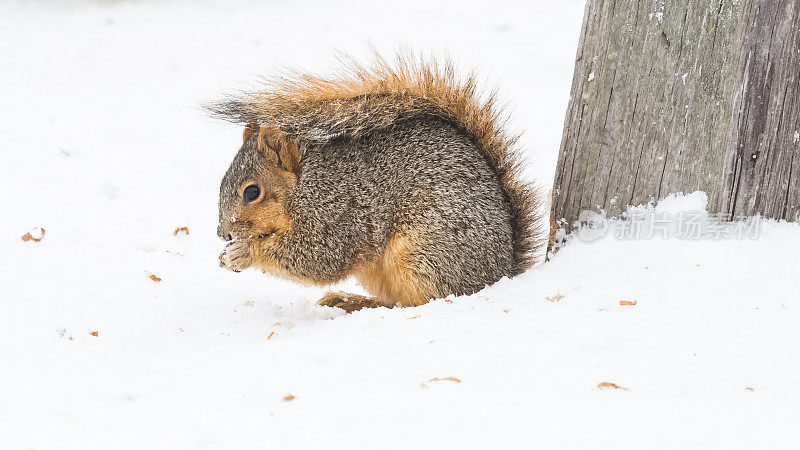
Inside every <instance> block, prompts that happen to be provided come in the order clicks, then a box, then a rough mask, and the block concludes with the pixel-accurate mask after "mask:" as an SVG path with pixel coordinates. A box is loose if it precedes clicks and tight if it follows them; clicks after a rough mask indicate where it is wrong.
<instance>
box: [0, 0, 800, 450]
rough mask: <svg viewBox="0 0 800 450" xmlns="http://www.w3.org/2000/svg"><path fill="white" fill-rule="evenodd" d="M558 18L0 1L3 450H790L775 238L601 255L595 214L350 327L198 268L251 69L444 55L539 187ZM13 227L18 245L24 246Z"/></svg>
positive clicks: (301, 296)
mask: <svg viewBox="0 0 800 450" xmlns="http://www.w3.org/2000/svg"><path fill="white" fill-rule="evenodd" d="M582 14H583V2H582V1H580V0H569V1H558V2H552V1H535V2H519V3H514V2H491V3H485V2H481V3H479V4H468V3H465V2H456V1H449V2H446V3H436V4H434V3H433V2H423V1H418V0H414V1H406V2H394V3H391V4H381V3H378V2H367V1H363V2H354V3H346V4H345V3H342V2H328V1H315V2H311V3H305V4H303V5H300V4H294V3H291V2H275V3H266V2H251V3H236V4H233V3H231V2H221V1H220V2H188V1H186V2H183V1H169V2H155V1H141V2H121V3H115V2H91V3H86V2H78V1H65V2H29V3H23V2H12V1H6V2H2V3H0V37H1V38H2V39H0V64H1V65H2V69H1V70H0V98H2V106H3V107H2V109H0V205H2V208H3V213H2V217H3V220H2V221H0V254H2V255H3V256H2V262H1V263H0V367H2V369H3V370H2V372H0V448H2V449H28V448H31V449H110V448H113V449H122V448H165V449H167V448H168V449H184V448H187V449H188V448H191V449H199V448H206V449H207V448H237V449H238V448H270V449H273V448H274V449H289V448H322V447H325V448H370V449H371V448H581V449H585V448H636V449H639V448H726V449H732V448H797V447H798V446H800V432H798V428H797V423H800V420H799V419H800V414H799V413H798V404H800V385H798V378H799V377H798V376H799V375H800V345H798V344H800V327H798V324H800V295H798V275H800V259H798V258H800V257H799V256H798V255H800V227H798V226H797V225H794V224H787V223H777V222H766V223H762V224H761V226H760V228H758V230H757V232H758V236H759V237H758V239H750V238H749V237H747V238H744V239H722V240H721V239H711V236H710V235H708V234H702V233H701V235H700V236H696V237H697V239H694V238H693V239H686V238H683V239H681V238H678V237H676V235H675V233H673V231H674V230H673V231H670V233H672V234H673V237H672V238H670V239H662V238H659V237H655V238H653V239H646V240H645V239H640V240H620V239H616V238H615V233H616V232H617V230H620V229H624V227H625V226H626V225H625V222H605V221H603V223H602V225H603V227H602V228H600V230H601V231H602V232H603V233H604V234H603V236H605V237H602V238H597V237H598V236H596V235H595V236H594V237H593V238H592V239H584V238H582V237H581V235H578V234H576V235H573V236H572V237H571V238H570V241H569V243H568V244H567V245H566V246H565V247H564V248H563V249H562V250H561V251H560V252H559V253H558V254H557V255H556V257H555V258H554V259H553V260H552V261H551V262H549V263H547V264H544V265H542V266H539V267H536V268H534V269H532V270H530V271H529V272H527V273H525V274H523V275H522V276H519V277H517V278H515V279H513V280H508V279H505V280H502V281H501V282H499V283H497V284H496V285H494V286H491V287H489V288H487V289H485V290H483V291H482V292H479V293H477V294H475V295H472V296H468V297H458V298H450V299H445V300H437V301H434V302H431V303H430V304H428V305H425V306H421V307H417V308H405V309H394V310H389V309H377V310H367V311H361V312H357V313H354V314H351V315H344V314H343V313H342V312H340V311H338V310H334V309H329V308H323V307H318V306H316V305H315V304H314V301H315V300H316V299H317V298H318V297H320V296H321V295H322V293H323V292H324V290H323V289H320V288H311V287H304V286H298V285H296V284H293V283H290V282H285V281H281V280H276V279H272V278H268V277H265V276H264V275H261V274H259V273H250V272H246V273H241V274H235V273H230V272H227V271H225V270H223V269H220V268H219V267H218V266H217V255H218V253H219V252H220V250H221V249H222V246H223V245H222V242H220V241H219V240H217V238H216V236H215V227H216V220H217V217H216V214H217V212H216V201H217V198H216V197H217V189H218V182H219V180H220V178H221V177H222V174H223V173H224V171H225V169H226V168H227V166H228V163H229V161H230V160H231V158H232V157H233V154H234V152H235V150H236V147H237V142H238V140H239V139H240V135H241V130H240V129H238V128H237V127H233V126H231V125H228V124H223V123H219V122H214V121H211V120H209V119H208V118H206V117H205V116H204V115H203V114H202V112H201V111H199V109H198V108H197V105H198V104H199V103H200V102H202V101H205V100H208V99H212V98H214V97H215V96H216V95H218V94H220V93H223V92H226V90H228V89H231V88H238V87H243V86H244V85H246V84H247V83H249V82H252V81H253V80H254V79H255V77H256V75H258V74H262V73H268V72H269V70H270V67H273V66H275V65H283V64H287V65H291V66H304V67H312V68H315V67H316V68H324V67H326V64H327V61H328V60H327V59H326V58H325V55H326V52H327V51H328V49H330V48H332V47H333V48H340V49H345V50H350V51H353V52H355V53H357V54H366V53H367V52H368V50H367V49H368V42H370V41H371V42H372V43H374V44H375V45H376V46H377V47H378V48H380V49H383V50H386V49H391V48H392V46H393V45H395V44H397V43H398V42H405V43H408V44H409V45H411V46H412V47H414V48H422V49H432V50H434V51H441V50H447V51H449V53H450V54H452V55H453V56H454V57H455V59H456V60H458V61H459V62H461V63H462V64H463V66H464V67H467V68H468V67H477V68H479V69H480V71H481V73H482V74H484V75H485V78H486V79H488V80H489V81H490V82H492V83H500V84H501V91H500V92H501V95H503V96H504V98H506V99H508V100H509V102H510V103H511V105H512V106H513V113H514V122H513V125H514V126H515V127H517V128H518V129H520V130H525V131H526V134H525V136H524V138H523V141H522V142H523V145H525V147H526V148H528V149H530V150H531V158H532V161H533V164H532V166H531V170H530V176H531V177H532V178H538V179H540V180H542V183H543V184H545V185H549V181H548V180H550V179H551V178H552V173H553V167H554V162H555V158H556V153H557V150H558V144H559V140H560V135H561V130H562V121H563V117H564V111H565V108H566V103H567V100H568V98H567V97H568V92H569V86H570V82H571V77H572V67H573V62H574V55H575V48H576V45H577V39H578V35H579V30H580V22H581V17H582ZM659 208H660V209H659ZM704 208H705V197H704V195H703V194H702V193H694V194H691V195H689V196H686V197H683V196H673V197H671V198H670V199H668V200H667V201H665V202H662V203H661V204H660V205H659V206H657V207H656V208H655V209H654V208H653V207H652V206H644V207H640V208H632V209H631V210H630V211H629V212H630V213H631V214H632V215H633V214H639V213H645V214H647V213H652V214H656V215H657V214H660V213H669V214H672V215H673V216H671V217H673V218H674V217H677V216H678V215H680V213H681V211H690V212H691V214H692V217H693V218H694V219H696V222H698V223H700V224H705V225H709V226H710V225H714V221H713V219H711V218H709V217H707V216H706V215H705V214H704V213H703V212H702V211H703V210H704ZM182 226H186V227H188V229H189V232H190V234H189V235H188V236H185V235H179V236H173V234H172V232H173V230H174V229H175V228H176V227H182ZM33 227H42V228H44V229H45V230H46V234H45V236H44V238H43V240H42V241H41V242H34V241H27V242H23V241H22V240H21V239H20V237H21V236H22V235H23V234H25V233H26V232H28V231H30V230H31V229H32V228H33ZM703 233H706V232H703ZM32 235H36V230H34V231H33V232H32ZM151 274H152V275H154V276H155V277H158V278H160V279H161V280H162V281H160V282H156V281H154V280H153V279H151V278H150V275H151ZM345 288H347V289H351V290H356V289H358V288H357V287H356V286H355V285H354V284H353V283H346V285H345ZM561 296H563V297H561ZM547 298H550V299H551V300H555V301H550V300H548V299H547ZM620 301H628V302H634V301H635V302H636V304H635V305H620ZM92 333H95V334H96V336H95V335H93V334H92ZM448 377H453V378H455V379H457V380H459V381H460V382H457V381H455V380H452V379H451V380H448V379H447V378H448ZM435 378H439V381H429V380H431V379H435ZM603 382H607V383H614V384H615V385H617V386H620V387H624V388H627V389H628V390H622V389H613V388H610V389H600V388H598V384H600V383H603ZM748 388H749V389H748ZM287 396H293V399H291V400H285V398H292V397H287Z"/></svg>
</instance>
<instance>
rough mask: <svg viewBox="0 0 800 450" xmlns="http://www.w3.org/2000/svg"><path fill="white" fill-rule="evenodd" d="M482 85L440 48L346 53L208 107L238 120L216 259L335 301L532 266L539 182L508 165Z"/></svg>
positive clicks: (470, 281)
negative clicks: (431, 52)
mask: <svg viewBox="0 0 800 450" xmlns="http://www.w3.org/2000/svg"><path fill="white" fill-rule="evenodd" d="M495 103H496V102H495V100H494V96H490V97H489V98H488V100H484V101H481V100H480V98H479V93H478V89H477V81H476V78H475V75H474V74H473V75H470V76H469V77H468V78H466V79H465V80H463V81H460V80H459V79H458V77H457V76H456V75H455V70H454V67H453V65H452V63H451V62H450V61H445V62H437V61H436V60H434V59H426V58H422V57H416V56H412V55H409V54H400V55H399V56H398V57H397V60H396V62H395V63H393V64H392V63H389V62H387V61H386V60H385V59H383V58H382V57H381V56H379V55H377V54H376V55H375V60H374V62H373V63H372V64H370V65H362V64H360V63H358V62H356V61H354V60H353V59H352V58H346V59H345V60H344V61H343V64H342V70H341V72H340V74H339V75H338V76H334V77H332V78H323V77H317V76H312V75H308V74H297V75H294V76H291V77H283V78H279V79H278V80H277V81H272V82H268V86H267V88H266V90H264V91H260V92H254V93H248V94H243V95H241V96H239V97H234V98H228V99H225V100H223V101H221V102H218V103H215V104H212V105H210V106H207V108H208V109H209V110H210V112H211V114H212V115H214V116H216V117H219V118H223V119H226V120H228V121H232V122H235V123H241V124H244V125H245V129H244V135H243V141H244V143H243V145H242V146H241V148H240V149H239V152H238V153H237V154H236V157H235V158H234V160H233V162H232V163H231V165H230V168H229V169H228V171H227V173H226V174H225V177H224V179H223V180H222V184H221V186H220V196H219V228H218V230H217V234H218V235H219V236H220V238H222V239H224V240H227V241H229V242H228V244H227V246H226V247H225V250H224V251H223V252H222V254H221V255H220V265H221V266H222V267H225V268H227V269H230V270H233V271H241V270H244V269H247V268H250V267H252V268H257V269H261V270H262V271H264V272H266V273H270V274H273V275H276V276H279V277H283V278H288V279H292V280H296V281H299V282H303V283H312V284H317V285H328V284H331V283H335V282H338V281H340V280H343V279H345V278H347V277H348V276H355V277H356V279H357V280H359V282H360V283H361V284H362V285H363V286H364V288H365V289H366V290H367V291H368V292H370V293H371V294H372V295H374V297H364V296H357V295H349V294H345V293H342V292H331V293H328V294H327V295H326V296H325V297H323V299H321V300H320V301H319V302H318V303H319V304H322V305H327V306H336V307H340V308H342V309H345V310H346V311H348V312H349V311H354V310H357V309H360V308H363V307H377V306H387V307H393V306H396V305H400V306H413V305H420V304H423V303H426V302H427V301H429V300H430V299H433V298H441V297H446V296H448V295H450V294H458V295H460V294H470V293H473V292H477V291H478V290H480V289H482V288H484V287H485V286H486V285H488V284H492V283H494V282H496V281H498V280H499V279H500V278H502V277H504V276H508V277H511V276H514V275H517V274H520V273H522V272H523V271H525V270H526V269H527V268H528V267H530V266H531V265H532V264H533V263H534V262H535V259H536V258H537V256H538V254H539V253H540V250H542V248H543V245H546V242H547V241H546V232H543V230H542V229H541V226H540V223H541V221H540V220H539V219H540V217H539V216H538V210H539V209H540V208H539V207H540V205H541V202H542V195H541V193H539V192H538V191H537V190H536V189H534V188H532V187H531V186H530V185H527V184H525V183H524V182H523V181H522V180H521V179H520V177H519V175H518V172H519V163H520V158H519V156H518V154H517V152H516V150H515V147H514V143H515V140H516V138H515V137H512V136H509V135H508V134H507V132H506V131H504V130H503V128H502V121H501V120H500V119H499V114H498V111H497V108H496V107H495Z"/></svg>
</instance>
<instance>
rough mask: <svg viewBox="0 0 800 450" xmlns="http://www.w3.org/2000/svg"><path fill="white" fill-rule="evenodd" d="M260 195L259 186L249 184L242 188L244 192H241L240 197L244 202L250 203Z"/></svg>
mask: <svg viewBox="0 0 800 450" xmlns="http://www.w3.org/2000/svg"><path fill="white" fill-rule="evenodd" d="M259 195H261V188H259V187H258V186H257V185H255V184H251V185H250V186H247V187H246V188H244V192H243V193H242V198H244V202H245V203H250V202H252V201H253V200H255V199H257V198H258V196H259Z"/></svg>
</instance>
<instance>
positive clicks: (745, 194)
mask: <svg viewBox="0 0 800 450" xmlns="http://www.w3.org/2000/svg"><path fill="white" fill-rule="evenodd" d="M798 85H800V0H587V4H586V12H585V15H584V21H583V30H582V35H581V39H580V44H579V48H578V54H577V60H576V63H575V74H574V78H573V82H572V92H571V98H570V103H569V108H568V111H567V117H566V123H565V126H564V135H563V139H562V144H561V149H560V153H559V158H558V167H557V169H556V179H555V185H554V187H553V205H552V211H551V218H552V219H553V220H554V221H555V222H558V221H560V220H562V219H563V221H562V222H561V223H562V224H565V225H566V226H567V227H568V228H569V227H570V225H571V224H572V223H573V222H574V221H575V220H577V219H578V214H579V213H580V211H581V210H584V209H592V210H605V211H606V212H607V214H608V215H609V216H610V217H611V216H617V215H619V213H621V212H623V211H625V208H626V206H627V205H638V204H642V203H647V202H649V201H651V200H657V199H659V198H662V197H664V196H666V195H667V194H670V193H677V192H684V193H689V192H692V191H695V190H702V191H705V192H706V193H707V194H708V197H709V210H710V211H711V212H713V213H722V214H723V216H724V217H726V218H728V219H731V218H734V217H739V216H751V215H755V214H761V215H763V216H765V217H772V218H780V219H787V220H791V221H798V219H800V87H799V86H798Z"/></svg>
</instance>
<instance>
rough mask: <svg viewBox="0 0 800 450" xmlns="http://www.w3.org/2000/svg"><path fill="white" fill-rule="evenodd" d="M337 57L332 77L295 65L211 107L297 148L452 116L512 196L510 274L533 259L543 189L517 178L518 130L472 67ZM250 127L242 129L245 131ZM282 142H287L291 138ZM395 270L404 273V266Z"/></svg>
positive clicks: (405, 58)
mask: <svg viewBox="0 0 800 450" xmlns="http://www.w3.org/2000/svg"><path fill="white" fill-rule="evenodd" d="M341 62H342V70H341V73H340V75H338V76H336V77H333V78H322V77H317V76H313V75H308V74H301V73H297V74H294V75H290V76H287V77H282V78H279V79H277V80H275V81H271V82H267V89H266V90H264V91H260V92H256V93H252V94H246V95H245V96H243V97H241V98H235V99H231V100H229V101H225V102H222V103H219V104H215V105H211V106H209V107H208V109H209V110H210V111H211V112H212V113H214V114H215V115H217V116H218V117H222V118H224V119H227V120H231V121H234V122H239V123H245V124H252V123H260V124H263V125H269V126H270V127H277V128H276V129H277V130H279V133H284V134H285V136H286V137H287V138H293V139H296V142H297V143H300V144H301V145H300V146H297V145H295V149H302V148H303V145H302V143H303V142H318V141H324V140H327V139H330V138H331V137H332V136H337V135H341V134H346V135H349V136H352V137H358V136H363V135H367V134H369V133H371V132H372V131H374V130H378V129H382V128H387V127H390V126H392V125H393V124H395V123H396V122H397V121H399V120H408V119H410V118H414V117H421V116H436V117H441V118H443V119H445V120H447V121H450V122H452V123H453V124H455V125H456V126H458V127H460V128H461V129H463V130H464V131H465V132H466V133H467V135H469V136H470V138H471V139H472V141H473V142H474V143H475V145H476V146H477V147H478V148H479V149H480V150H481V151H482V152H483V154H484V156H485V157H486V160H487V162H488V163H489V165H490V166H491V167H492V169H493V170H494V172H495V174H496V175H497V178H498V179H499V180H500V182H501V184H502V187H503V190H504V192H505V195H506V197H507V198H508V200H509V202H510V204H511V207H512V210H513V220H512V221H513V223H512V227H513V233H514V243H513V244H514V267H513V274H519V273H521V272H523V271H524V270H526V269H527V268H528V267H530V266H531V265H532V264H533V263H534V262H535V257H536V254H537V253H538V252H539V251H540V250H541V247H542V245H546V242H547V240H546V239H544V238H543V236H544V234H545V233H546V232H542V230H540V229H539V228H538V227H537V226H536V225H537V224H536V221H537V220H538V217H537V215H538V208H539V207H540V204H539V203H538V202H539V201H540V199H541V198H543V196H542V195H540V193H538V192H536V191H535V190H534V189H533V188H531V187H530V186H528V185H526V184H525V183H524V182H523V181H522V180H521V179H520V175H519V164H520V161H521V158H520V155H519V153H518V151H517V150H516V148H515V142H516V141H517V137H516V136H511V135H509V134H508V133H507V132H506V131H505V130H504V128H503V120H501V118H500V114H499V111H498V109H497V107H496V103H497V102H496V98H495V95H494V94H493V93H492V94H491V95H489V96H488V97H487V98H486V99H485V100H483V101H482V100H481V99H480V96H479V92H478V83H477V79H476V77H475V75H474V74H473V75H470V76H468V77H467V78H466V79H465V80H463V81H462V80H459V79H458V77H457V76H456V73H455V69H454V66H453V64H452V63H451V62H450V61H445V62H444V63H438V62H436V61H433V60H428V59H425V58H422V57H419V58H417V57H415V56H413V55H409V54H407V53H401V54H399V55H398V57H397V59H396V61H395V63H394V64H390V63H389V62H387V61H386V60H385V59H384V58H382V57H381V56H380V55H377V54H375V56H374V62H373V63H372V64H371V65H369V66H367V65H363V64H361V63H359V62H357V61H355V60H353V59H352V58H349V57H346V56H342V57H341ZM248 127H250V125H248ZM247 133H248V131H247V129H246V131H245V136H247ZM278 140H279V141H281V139H280V138H279V139H278ZM281 142H284V144H281V145H285V142H292V141H291V140H288V141H281ZM281 148H283V147H281ZM293 151H294V152H295V153H294V155H296V159H295V160H293V161H295V162H296V163H297V164H299V163H300V161H301V160H302V155H301V154H300V150H293ZM289 154H292V152H289ZM279 156H280V153H279ZM281 158H282V157H281ZM281 161H283V159H281ZM291 163H292V162H290V164H291ZM398 276H399V277H400V278H402V276H401V272H398ZM367 278H369V277H367Z"/></svg>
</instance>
